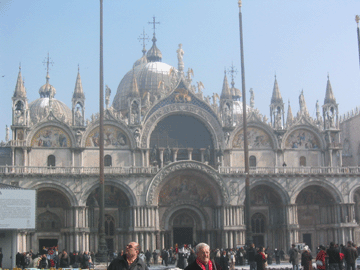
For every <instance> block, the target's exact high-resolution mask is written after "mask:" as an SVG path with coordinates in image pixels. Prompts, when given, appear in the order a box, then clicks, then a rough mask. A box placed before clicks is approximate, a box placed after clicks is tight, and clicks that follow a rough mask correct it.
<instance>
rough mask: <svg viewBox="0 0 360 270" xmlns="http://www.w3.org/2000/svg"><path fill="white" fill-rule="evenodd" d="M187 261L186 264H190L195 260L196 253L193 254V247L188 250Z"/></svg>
mask: <svg viewBox="0 0 360 270" xmlns="http://www.w3.org/2000/svg"><path fill="white" fill-rule="evenodd" d="M187 261H188V265H189V264H192V263H193V262H195V261H196V255H195V251H194V250H193V249H191V250H190V255H189V258H188V259H187Z"/></svg>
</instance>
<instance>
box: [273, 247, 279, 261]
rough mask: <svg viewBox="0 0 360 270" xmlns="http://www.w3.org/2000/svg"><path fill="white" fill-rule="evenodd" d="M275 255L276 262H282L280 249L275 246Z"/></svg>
mask: <svg viewBox="0 0 360 270" xmlns="http://www.w3.org/2000/svg"><path fill="white" fill-rule="evenodd" d="M274 255H275V261H276V264H280V251H279V250H278V249H277V248H275V250H274Z"/></svg>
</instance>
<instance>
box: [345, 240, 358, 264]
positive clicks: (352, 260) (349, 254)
mask: <svg viewBox="0 0 360 270" xmlns="http://www.w3.org/2000/svg"><path fill="white" fill-rule="evenodd" d="M344 255H345V262H346V270H350V269H352V270H355V269H356V259H357V257H358V253H357V250H356V248H355V247H353V246H352V242H351V241H349V242H348V243H347V248H346V249H345V254H344Z"/></svg>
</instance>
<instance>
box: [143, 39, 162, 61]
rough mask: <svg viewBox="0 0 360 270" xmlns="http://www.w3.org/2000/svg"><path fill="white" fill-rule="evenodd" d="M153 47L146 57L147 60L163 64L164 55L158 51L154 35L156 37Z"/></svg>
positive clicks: (153, 40)
mask: <svg viewBox="0 0 360 270" xmlns="http://www.w3.org/2000/svg"><path fill="white" fill-rule="evenodd" d="M152 42H153V45H152V47H151V48H150V50H149V51H148V52H147V54H146V57H147V60H148V61H149V62H161V60H162V53H161V51H160V50H159V49H158V47H156V37H155V34H154V37H153V39H152Z"/></svg>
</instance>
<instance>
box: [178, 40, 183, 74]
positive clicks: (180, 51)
mask: <svg viewBox="0 0 360 270" xmlns="http://www.w3.org/2000/svg"><path fill="white" fill-rule="evenodd" d="M176 52H177V58H178V68H179V71H180V72H181V71H184V61H183V59H184V50H183V49H182V44H181V43H180V44H179V49H177V51H176Z"/></svg>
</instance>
